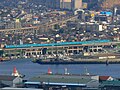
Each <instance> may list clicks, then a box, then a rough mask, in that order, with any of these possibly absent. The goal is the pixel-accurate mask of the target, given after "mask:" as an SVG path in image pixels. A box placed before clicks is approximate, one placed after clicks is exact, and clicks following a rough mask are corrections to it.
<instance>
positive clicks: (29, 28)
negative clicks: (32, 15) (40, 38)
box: [0, 15, 77, 33]
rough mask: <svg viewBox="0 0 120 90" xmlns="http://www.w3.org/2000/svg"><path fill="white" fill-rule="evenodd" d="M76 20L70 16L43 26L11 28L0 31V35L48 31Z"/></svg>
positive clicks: (75, 17)
mask: <svg viewBox="0 0 120 90" xmlns="http://www.w3.org/2000/svg"><path fill="white" fill-rule="evenodd" d="M75 19H77V15H76V16H70V17H67V18H64V19H62V20H57V21H54V22H47V23H45V24H40V25H38V26H31V27H23V28H12V29H1V30H0V33H11V32H16V33H17V32H18V33H19V32H24V31H29V30H32V31H34V30H40V29H41V28H44V29H46V30H48V29H49V28H53V26H54V25H55V24H59V25H60V26H61V25H63V24H64V23H66V22H67V21H69V20H75Z"/></svg>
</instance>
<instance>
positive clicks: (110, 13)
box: [100, 11, 112, 15]
mask: <svg viewBox="0 0 120 90" xmlns="http://www.w3.org/2000/svg"><path fill="white" fill-rule="evenodd" d="M100 14H103V15H112V12H110V11H101V12H100Z"/></svg>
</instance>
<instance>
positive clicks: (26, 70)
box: [0, 59, 120, 78]
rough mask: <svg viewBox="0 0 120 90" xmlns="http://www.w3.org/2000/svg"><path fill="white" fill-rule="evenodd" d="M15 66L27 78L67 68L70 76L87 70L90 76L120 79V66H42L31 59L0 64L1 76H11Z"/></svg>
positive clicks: (61, 71)
mask: <svg viewBox="0 0 120 90" xmlns="http://www.w3.org/2000/svg"><path fill="white" fill-rule="evenodd" d="M14 66H15V67H16V68H17V70H18V71H19V72H20V73H21V74H24V75H25V76H26V78H31V77H33V76H36V75H37V76H38V75H40V74H45V73H47V71H48V68H50V69H51V70H52V72H53V73H60V74H63V73H64V69H65V68H67V69H68V72H69V73H70V74H83V73H85V70H86V69H85V68H87V71H88V72H89V73H90V74H95V75H110V76H113V77H120V64H109V65H108V66H106V65H105V64H75V65H73V64H71V65H40V64H37V63H32V61H31V59H25V60H13V61H7V62H0V75H1V74H2V75H4V74H5V75H6V74H7V75H11V74H12V72H13V67H14Z"/></svg>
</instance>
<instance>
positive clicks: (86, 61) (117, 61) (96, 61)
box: [35, 59, 120, 64]
mask: <svg viewBox="0 0 120 90" xmlns="http://www.w3.org/2000/svg"><path fill="white" fill-rule="evenodd" d="M35 63H39V64H120V59H108V60H106V59H74V60H66V61H47V60H46V61H36V62H35Z"/></svg>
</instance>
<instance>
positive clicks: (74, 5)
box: [72, 0, 82, 10]
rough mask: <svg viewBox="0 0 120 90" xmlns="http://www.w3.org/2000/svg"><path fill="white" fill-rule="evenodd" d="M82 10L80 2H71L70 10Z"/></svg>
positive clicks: (75, 0) (79, 0)
mask: <svg viewBox="0 0 120 90" xmlns="http://www.w3.org/2000/svg"><path fill="white" fill-rule="evenodd" d="M80 8H82V0H72V9H73V10H75V9H80Z"/></svg>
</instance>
